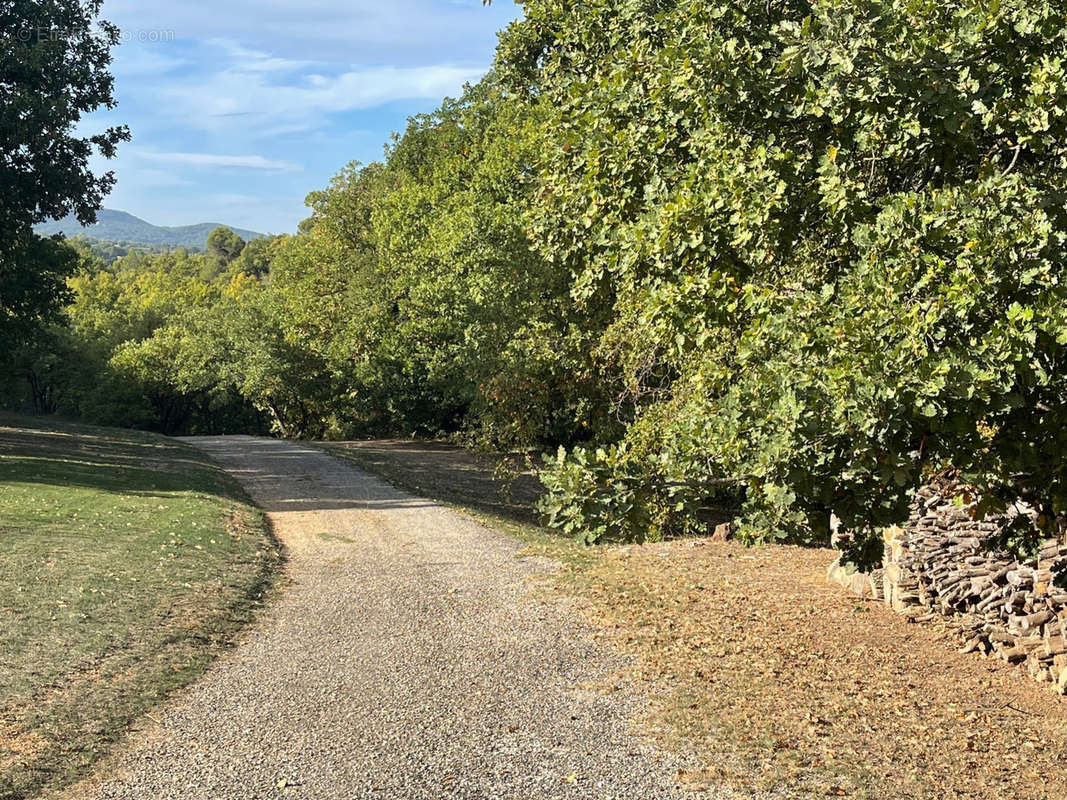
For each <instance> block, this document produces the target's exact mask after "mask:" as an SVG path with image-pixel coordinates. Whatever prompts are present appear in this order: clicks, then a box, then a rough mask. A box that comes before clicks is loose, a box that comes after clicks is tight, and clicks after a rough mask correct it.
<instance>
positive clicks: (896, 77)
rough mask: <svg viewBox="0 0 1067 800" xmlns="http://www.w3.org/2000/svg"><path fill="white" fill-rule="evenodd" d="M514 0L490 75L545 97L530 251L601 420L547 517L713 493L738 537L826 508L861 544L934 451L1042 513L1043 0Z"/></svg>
mask: <svg viewBox="0 0 1067 800" xmlns="http://www.w3.org/2000/svg"><path fill="white" fill-rule="evenodd" d="M525 9H526V14H525V17H524V19H523V20H522V21H520V22H518V23H516V24H515V25H514V26H512V28H511V29H510V30H509V32H508V33H507V35H506V36H505V37H504V40H503V46H502V50H501V59H502V65H501V69H502V71H503V72H504V73H505V74H506V75H508V76H509V78H510V79H511V80H512V81H513V90H514V91H516V92H518V93H528V94H530V95H531V96H535V97H538V98H543V99H544V100H545V101H546V105H547V107H548V108H551V109H554V110H555V113H554V115H553V116H552V117H551V118H550V119H549V121H548V124H547V125H546V126H545V127H544V128H543V140H542V142H543V143H542V148H541V152H542V153H543V154H544V158H543V159H542V160H541V162H540V170H541V177H542V183H543V186H542V191H540V192H539V193H538V195H537V198H538V202H537V203H536V204H535V206H534V211H533V214H532V215H531V223H532V227H533V230H534V241H535V244H536V246H537V247H538V249H539V251H540V252H541V253H542V254H543V255H544V257H545V258H547V259H549V260H551V261H552V262H553V263H556V264H559V265H562V266H563V267H565V268H566V269H568V270H569V271H570V273H571V275H572V276H573V283H572V287H571V292H572V295H573V296H574V298H575V299H576V301H577V302H578V304H579V307H580V308H583V309H586V310H588V312H589V313H590V316H589V318H588V319H589V321H591V322H592V323H593V325H592V327H590V328H587V333H588V335H589V340H590V342H591V344H592V345H593V346H594V347H595V349H596V352H597V355H598V358H600V359H601V360H602V361H603V363H605V364H611V365H613V366H614V367H615V368H616V369H617V370H618V380H619V390H620V392H619V399H618V404H617V405H618V408H619V411H620V413H621V414H622V415H623V418H624V419H625V420H627V431H626V434H625V436H624V437H623V438H622V439H621V440H620V441H617V442H611V441H605V443H604V444H605V445H610V446H605V447H604V448H603V449H602V450H600V451H599V452H595V451H594V452H590V453H582V454H579V455H577V456H575V455H573V454H568V455H566V456H565V457H564V459H563V462H562V463H561V464H560V465H559V471H558V472H556V473H555V475H554V476H551V477H550V480H556V489H558V491H556V492H554V497H553V499H552V501H551V502H550V505H551V506H552V507H553V508H554V510H555V511H556V512H557V513H558V515H559V518H560V519H566V520H568V521H569V523H574V522H575V520H576V519H577V518H580V517H582V515H583V514H585V513H586V512H585V511H582V509H587V510H590V511H589V513H590V514H592V516H591V517H589V519H590V520H593V523H592V524H591V525H590V527H593V528H595V529H596V530H600V531H607V532H611V533H615V534H618V535H623V536H628V535H629V536H633V535H643V530H642V526H645V527H649V526H650V527H652V529H653V530H654V531H658V532H667V531H672V530H675V531H676V530H685V529H687V528H690V527H692V526H693V525H694V524H696V523H695V521H694V520H695V517H694V516H693V514H692V513H691V512H692V509H693V508H695V507H699V506H701V505H705V504H707V503H709V502H714V501H715V500H716V499H717V495H718V494H719V493H720V492H721V491H722V488H723V487H724V486H726V485H730V486H733V487H736V491H738V492H739V493H740V496H741V499H742V502H743V503H744V513H743V518H744V519H745V520H746V522H747V523H748V528H747V530H748V531H749V533H750V535H752V536H754V537H759V536H765V537H779V536H787V537H790V538H793V539H802V540H803V539H807V540H811V539H816V540H823V538H824V537H825V533H826V530H827V522H828V519H829V516H830V514H831V512H832V513H835V514H836V515H837V516H838V517H839V518H841V519H842V520H843V522H844V523H845V525H846V526H848V527H849V528H851V529H852V530H854V531H856V532H857V534H859V536H858V537H857V539H856V541H857V542H858V543H859V544H858V547H859V549H863V547H864V546H865V544H866V543H868V542H870V541H874V540H875V538H874V536H875V534H876V533H877V531H878V529H879V528H880V527H882V526H884V525H888V524H890V523H894V522H900V521H901V520H902V519H903V518H904V517H905V516H906V513H907V507H908V502H909V500H910V499H911V497H912V496H913V493H914V491H915V488H916V487H917V486H918V485H919V484H920V483H921V482H922V481H923V480H924V479H925V478H926V477H927V476H929V475H930V474H931V473H933V472H936V471H938V470H940V469H944V468H946V467H950V466H951V467H954V468H957V469H960V470H962V472H963V474H964V476H965V477H966V478H967V479H968V480H969V481H971V482H972V483H973V484H974V485H975V486H976V487H977V489H978V490H979V491H980V492H981V493H982V495H983V496H984V498H985V501H986V506H987V507H990V508H992V507H996V506H998V505H1003V504H1004V503H1005V502H1008V501H1009V500H1011V499H1013V498H1017V497H1019V496H1022V497H1025V498H1026V499H1027V500H1029V501H1030V502H1032V503H1034V504H1035V505H1036V506H1037V507H1039V508H1040V509H1041V510H1042V512H1043V513H1042V520H1043V522H1044V524H1045V525H1046V532H1050V531H1052V530H1054V529H1055V528H1056V527H1057V525H1058V523H1057V520H1062V519H1063V518H1064V515H1065V514H1067V482H1065V479H1064V478H1063V476H1064V475H1065V474H1067V456H1065V453H1067V450H1065V449H1064V447H1063V444H1064V442H1063V436H1064V434H1063V431H1064V430H1065V425H1064V423H1067V404H1065V403H1064V402H1063V400H1064V399H1065V397H1067V378H1065V377H1064V376H1067V369H1065V368H1067V351H1065V349H1064V347H1065V344H1067V322H1065V318H1064V313H1065V312H1064V308H1065V305H1067V304H1065V301H1067V288H1065V287H1067V261H1065V258H1064V255H1063V253H1064V249H1063V244H1064V242H1065V241H1067V213H1065V211H1064V208H1065V200H1067V197H1065V191H1064V188H1063V182H1062V175H1063V169H1064V164H1065V163H1067V93H1065V92H1064V91H1063V89H1062V88H1061V87H1062V86H1064V85H1065V83H1064V81H1065V79H1067V72H1065V68H1064V64H1065V63H1067V59H1065V56H1067V23H1065V20H1064V17H1063V14H1062V9H1061V8H1060V6H1059V5H1058V4H1056V3H1051V2H1036V3H1033V2H1027V3H1022V2H1018V1H1013V2H1006V3H998V4H993V5H989V4H985V3H980V2H973V1H972V0H955V1H954V2H951V3H935V4H926V5H922V4H919V5H916V4H914V3H910V2H907V1H906V0H891V1H890V2H879V3H875V2H870V1H869V0H847V2H843V3H842V2H840V1H839V0H825V1H823V0H816V2H814V3H808V2H803V3H801V2H792V0H785V1H784V2H776V3H770V4H768V3H765V2H762V1H761V2H753V1H750V0H717V1H716V2H712V3H708V2H702V1H698V0H667V1H666V2H665V1H664V0H598V1H597V2H593V3H581V4H574V3H563V2H559V0H531V1H530V2H527V3H526V4H525ZM576 473H580V474H576ZM593 486H595V487H597V488H596V489H595V490H594V489H591V488H590V487H593ZM568 487H573V491H572V490H571V489H570V488H568ZM572 512H573V513H572ZM575 514H576V515H577V517H576V516H575ZM594 518H595V519H594ZM577 524H578V526H579V527H581V525H582V524H584V523H582V522H581V520H580V519H579V520H578V523H577ZM864 534H866V535H864ZM855 555H857V557H858V556H859V554H855Z"/></svg>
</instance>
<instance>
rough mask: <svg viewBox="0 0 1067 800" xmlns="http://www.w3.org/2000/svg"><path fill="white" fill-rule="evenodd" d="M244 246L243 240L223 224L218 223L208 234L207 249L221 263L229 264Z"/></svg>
mask: <svg viewBox="0 0 1067 800" xmlns="http://www.w3.org/2000/svg"><path fill="white" fill-rule="evenodd" d="M244 248H245V240H244V239H242V238H241V237H240V236H238V235H237V234H236V233H234V232H233V231H232V230H230V229H229V228H227V227H226V226H225V225H219V226H218V227H217V228H215V230H213V231H212V232H211V233H209V234H208V237H207V250H208V252H209V253H211V254H212V255H213V256H215V257H216V258H217V259H218V260H219V263H220V264H222V265H227V264H229V263H230V262H231V261H233V260H234V259H235V258H237V256H239V255H241V251H242V250H244Z"/></svg>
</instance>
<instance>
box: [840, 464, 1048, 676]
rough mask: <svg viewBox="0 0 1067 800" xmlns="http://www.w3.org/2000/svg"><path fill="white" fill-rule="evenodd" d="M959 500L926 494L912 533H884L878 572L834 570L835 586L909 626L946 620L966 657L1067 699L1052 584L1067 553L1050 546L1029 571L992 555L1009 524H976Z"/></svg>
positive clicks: (954, 490) (930, 489)
mask: <svg viewBox="0 0 1067 800" xmlns="http://www.w3.org/2000/svg"><path fill="white" fill-rule="evenodd" d="M961 497H965V495H964V494H963V489H962V487H960V486H959V485H958V484H955V483H952V482H943V483H940V484H931V485H928V486H925V487H923V488H922V489H921V490H920V491H919V493H918V496H917V498H916V501H915V503H914V504H913V506H912V514H911V517H910V519H909V520H908V523H907V524H906V525H905V526H904V527H892V528H888V529H886V531H885V533H884V538H885V559H884V566H883V569H881V570H879V571H877V573H872V574H870V575H864V574H852V575H848V576H846V575H844V574H842V568H841V567H840V566H838V565H834V566H831V569H830V576H831V578H832V579H834V580H837V581H838V582H840V583H842V584H844V585H846V586H848V587H849V588H850V589H852V591H854V592H856V593H857V594H860V595H865V596H873V597H876V598H881V599H884V600H885V602H886V603H888V604H889V605H890V606H891V607H892V608H893V610H894V611H896V612H897V613H899V614H903V615H904V616H906V617H908V618H909V619H911V620H913V621H916V622H922V621H928V620H933V619H935V618H948V621H949V622H950V624H951V625H952V626H953V627H954V628H957V629H958V630H959V632H960V634H961V635H962V637H963V639H964V644H963V647H962V648H961V651H962V652H967V653H969V652H978V653H982V654H984V655H987V656H990V657H993V658H1000V659H1002V660H1004V661H1008V662H1011V663H1016V664H1023V665H1025V667H1026V669H1027V670H1028V671H1029V673H1030V675H1031V676H1033V677H1034V678H1036V679H1037V680H1039V681H1043V682H1045V683H1048V684H1050V685H1051V686H1052V688H1053V689H1055V690H1057V691H1059V692H1061V693H1067V641H1065V638H1064V636H1065V634H1067V590H1064V589H1061V588H1059V587H1057V586H1054V585H1053V582H1052V581H1053V567H1055V566H1056V565H1057V564H1059V563H1060V562H1061V561H1062V560H1063V559H1065V558H1067V546H1064V545H1062V544H1061V543H1059V542H1057V541H1055V540H1048V541H1046V542H1045V543H1044V544H1043V545H1042V547H1041V550H1040V553H1039V555H1038V557H1037V558H1035V559H1034V560H1032V561H1029V562H1027V563H1020V562H1019V561H1017V560H1016V559H1015V558H1013V557H1011V556H1009V555H1007V554H1005V553H1004V552H998V551H995V550H991V549H989V546H988V541H989V539H990V537H991V536H994V535H995V534H996V533H997V532H998V531H999V530H1000V528H1001V527H1002V526H1004V525H1006V524H1008V523H1009V522H1010V521H1011V517H1007V516H1006V517H1000V518H987V519H985V520H976V519H975V518H974V517H973V515H972V506H970V505H968V504H966V503H963V504H961V503H960V501H959V498H961ZM1015 513H1016V514H1018V513H1028V512H1027V511H1026V510H1025V509H1022V510H1019V511H1016V512H1015Z"/></svg>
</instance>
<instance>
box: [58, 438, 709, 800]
mask: <svg viewBox="0 0 1067 800" xmlns="http://www.w3.org/2000/svg"><path fill="white" fill-rule="evenodd" d="M188 441H189V442H191V443H192V444H194V445H196V446H197V447H200V448H203V449H204V450H205V451H207V452H208V453H209V454H210V455H212V456H213V457H214V458H215V459H216V460H217V461H218V462H219V463H220V464H221V465H222V466H223V467H224V468H225V469H226V470H228V471H229V472H230V473H231V474H233V475H234V476H235V477H236V478H237V479H239V480H240V481H241V482H242V483H243V484H244V485H245V486H246V487H247V489H248V491H249V492H250V493H251V494H252V496H253V498H255V500H256V502H257V503H259V505H260V506H261V507H262V508H264V509H265V510H266V511H267V512H268V513H269V514H270V517H271V520H272V521H273V524H274V526H275V531H276V533H277V535H278V536H279V538H280V539H281V540H282V541H283V542H284V543H285V545H286V547H287V548H288V551H289V559H290V560H289V564H288V567H287V571H288V579H289V582H288V583H287V585H286V586H285V587H284V589H283V590H282V592H281V593H280V596H279V597H278V598H277V599H276V600H275V601H274V603H273V605H272V606H271V608H270V609H269V610H267V611H266V612H265V613H264V614H263V615H262V617H261V619H260V621H259V622H258V623H257V624H256V626H254V628H253V629H252V631H251V632H250V633H249V634H248V635H247V636H246V637H245V639H244V640H243V642H242V644H241V645H240V646H238V647H237V648H236V649H235V650H234V651H233V652H232V653H231V654H229V655H228V656H226V657H225V658H223V659H222V660H221V661H220V662H219V663H218V664H217V665H216V666H215V667H213V668H212V669H211V670H209V672H208V673H207V674H206V675H205V676H204V677H203V678H202V679H201V680H200V681H199V682H197V683H195V684H194V685H193V686H191V687H189V689H187V690H186V691H185V692H183V693H182V694H181V695H180V696H179V697H178V698H177V699H176V700H174V701H173V702H172V703H170V704H169V705H167V706H166V707H165V708H164V709H162V710H161V711H159V712H157V713H156V715H155V722H153V723H151V724H148V723H146V727H145V728H144V729H143V730H138V731H134V732H133V733H132V734H131V737H130V741H129V743H128V744H127V745H125V746H123V747H122V748H120V750H119V752H118V753H117V754H116V755H114V756H113V757H111V758H110V759H108V760H107V761H106V762H105V764H104V768H103V769H102V770H101V774H102V775H104V777H103V778H102V779H101V778H95V779H91V780H89V781H87V782H84V783H82V784H81V785H79V786H77V787H75V790H74V792H75V794H74V795H73V796H77V797H79V798H82V797H91V798H100V799H101V800H102V799H103V798H138V800H157V799H159V800H162V798H181V800H199V798H205V799H206V798H212V800H215V799H218V798H240V799H241V800H251V799H252V798H257V799H259V800H263V799H265V798H308V799H309V800H333V799H334V798H344V800H352V799H354V798H387V799H388V800H400V799H406V798H420V799H421V798H426V799H427V800H430V799H432V800H443V798H494V800H495V799H496V798H501V799H502V800H507V799H510V798H515V799H519V798H521V799H522V800H532V799H533V798H546V799H547V798H598V799H601V800H603V799H604V798H626V800H655V798H677V797H682V796H683V794H682V793H681V791H680V790H679V789H678V788H677V787H676V785H675V784H676V781H675V777H676V775H677V770H678V769H679V767H680V766H681V765H680V764H679V763H678V762H677V761H676V760H675V759H674V758H672V757H671V756H669V755H665V754H662V753H658V752H656V751H655V750H654V749H653V748H652V747H651V745H649V744H648V743H647V742H646V741H645V740H643V739H641V738H639V737H637V736H636V735H634V734H633V733H632V732H631V722H632V720H633V718H634V716H635V715H636V714H638V713H640V711H641V710H642V707H643V704H644V703H645V701H644V700H643V699H641V698H640V696H639V695H637V694H636V693H635V692H634V690H633V687H632V686H628V685H626V684H624V683H621V682H620V679H618V678H613V674H614V672H615V670H616V669H617V668H618V667H619V664H618V662H617V661H616V660H615V657H614V656H612V655H611V654H610V653H608V652H606V651H604V650H603V649H602V648H601V647H599V646H598V645H596V644H595V643H594V642H593V640H592V638H591V637H590V635H589V632H588V631H586V630H584V629H583V627H582V625H581V624H580V623H579V622H578V621H577V620H576V619H575V616H576V615H575V614H574V613H573V611H572V610H571V609H569V608H568V606H567V604H566V602H565V601H563V600H559V601H557V600H554V599H548V598H546V597H545V596H544V595H545V593H544V592H536V591H534V590H533V589H532V587H531V581H530V580H528V579H529V578H530V577H531V576H535V575H537V574H539V573H541V574H543V573H544V572H545V571H546V570H547V569H548V568H549V564H548V563H547V562H545V561H542V560H540V559H529V558H521V557H519V556H518V552H519V550H520V545H519V544H517V543H516V542H514V541H512V540H510V539H509V538H507V537H505V536H503V535H502V534H499V533H497V532H494V531H492V530H489V529H487V528H485V527H483V526H480V525H478V524H477V523H475V522H473V521H470V520H468V519H467V518H465V517H463V516H462V515H460V514H457V513H455V512H453V511H451V510H449V509H446V508H443V507H441V506H437V505H435V504H433V503H431V502H429V501H426V500H421V499H418V498H416V497H412V496H410V495H408V494H405V493H403V492H401V491H399V490H397V489H394V488H392V487H391V486H389V485H387V484H385V483H383V482H382V481H380V480H378V479H376V478H374V477H372V476H370V475H368V474H366V473H364V472H362V471H360V470H359V469H357V468H356V467H354V466H352V465H351V464H349V463H347V462H344V461H341V460H339V459H336V458H334V457H332V456H329V455H327V454H325V453H323V452H321V451H319V450H316V449H313V448H311V447H307V446H303V445H300V444H294V443H291V442H281V441H274V440H268V439H257V438H253V437H246V436H233V437H204V438H195V439H189V440H188ZM613 684H614V685H613ZM597 686H599V687H603V688H600V689H597V688H594V687H597ZM704 796H705V797H706V796H707V795H704Z"/></svg>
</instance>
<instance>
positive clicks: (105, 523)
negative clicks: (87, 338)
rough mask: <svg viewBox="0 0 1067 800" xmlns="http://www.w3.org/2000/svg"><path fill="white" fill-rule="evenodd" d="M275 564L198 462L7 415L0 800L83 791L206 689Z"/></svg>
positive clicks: (0, 541)
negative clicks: (111, 759)
mask: <svg viewBox="0 0 1067 800" xmlns="http://www.w3.org/2000/svg"><path fill="white" fill-rule="evenodd" d="M280 560H281V554H280V551H279V549H278V546H277V544H276V543H275V541H274V540H273V538H272V537H271V536H270V535H269V533H268V531H267V529H266V525H265V520H264V518H263V516H262V515H261V514H260V513H259V512H258V511H257V510H256V509H254V508H253V507H252V506H251V504H250V503H249V502H248V501H247V499H246V498H245V496H244V495H243V493H242V492H241V490H240V488H239V487H238V486H237V485H236V484H235V483H234V482H233V481H232V480H231V479H230V478H229V477H228V476H227V475H225V474H224V473H223V472H222V471H221V470H219V469H218V468H217V467H215V466H214V465H213V464H212V463H211V462H210V460H208V459H207V458H206V457H205V456H204V455H202V454H201V453H200V452H199V451H197V450H194V449H193V448H190V447H187V446H185V445H182V444H180V443H177V442H174V441H171V440H168V439H165V438H163V437H160V436H154V435H151V434H146V433H136V432H130V431H123V430H116V429H109V428H95V427H89V426H82V425H74V424H67V423H60V422H55V421H53V420H44V419H36V418H26V417H17V416H10V415H0V799H2V800H13V799H14V798H25V797H31V796H33V795H34V794H36V793H37V792H39V791H40V790H42V789H45V788H54V787H57V786H61V785H63V784H66V783H68V782H70V781H72V780H73V779H75V778H77V777H78V776H79V775H81V774H82V773H84V772H85V770H86V768H87V767H88V766H89V765H90V764H91V763H92V762H93V761H94V760H95V759H97V758H98V757H99V756H101V755H102V754H103V753H105V752H106V751H107V749H108V747H109V745H110V744H111V743H113V742H114V741H116V740H117V739H118V738H120V737H121V736H122V734H123V733H124V731H125V730H126V729H127V727H128V726H129V724H130V723H131V722H132V721H133V720H134V719H135V718H136V717H138V716H139V715H141V714H143V713H144V712H146V711H147V710H149V709H150V708H151V707H152V706H153V705H155V704H157V703H159V702H160V701H161V700H163V699H164V698H165V697H166V696H167V694H168V693H170V692H172V691H174V690H175V689H177V688H179V687H181V686H183V685H185V684H187V683H188V682H189V681H191V680H193V679H194V678H196V677H197V676H198V675H199V674H200V673H202V672H203V670H204V669H205V668H206V667H207V666H208V664H209V663H210V662H211V661H212V659H213V658H215V657H216V656H217V655H218V654H219V653H220V651H221V650H222V649H223V648H225V647H226V646H227V644H228V643H229V642H231V641H232V639H233V637H234V635H235V633H236V632H237V631H238V630H239V628H240V627H241V626H242V625H243V624H244V623H246V622H247V621H248V620H249V619H250V617H251V614H252V612H253V610H254V608H255V607H256V606H257V605H258V604H259V603H260V601H261V599H262V597H263V595H264V592H265V591H266V590H267V589H268V588H269V586H270V582H271V577H272V575H273V574H274V572H275V570H276V567H277V566H278V565H279V563H280Z"/></svg>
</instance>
